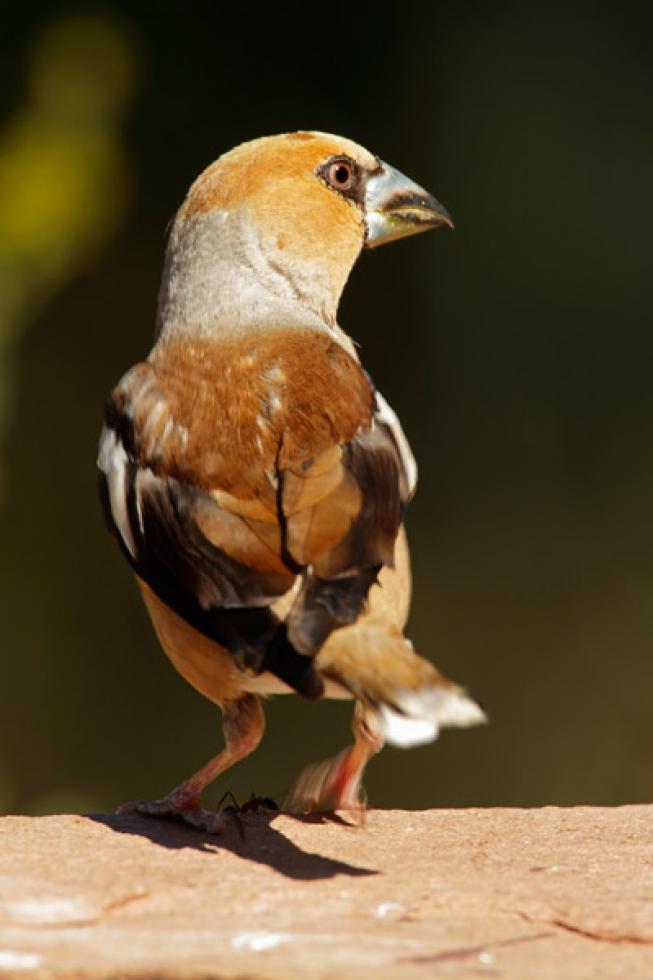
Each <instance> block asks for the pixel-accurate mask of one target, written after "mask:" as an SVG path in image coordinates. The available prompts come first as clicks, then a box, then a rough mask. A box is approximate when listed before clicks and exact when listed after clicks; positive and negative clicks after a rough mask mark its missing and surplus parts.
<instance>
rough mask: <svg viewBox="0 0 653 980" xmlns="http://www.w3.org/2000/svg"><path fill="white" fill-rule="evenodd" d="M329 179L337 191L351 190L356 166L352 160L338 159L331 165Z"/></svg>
mask: <svg viewBox="0 0 653 980" xmlns="http://www.w3.org/2000/svg"><path fill="white" fill-rule="evenodd" d="M327 176H328V180H329V183H330V184H331V186H332V187H335V189H336V190H337V191H348V190H351V187H352V184H353V183H354V167H353V164H352V163H351V161H350V160H336V161H334V162H333V163H332V164H330V166H329V171H328V175H327Z"/></svg>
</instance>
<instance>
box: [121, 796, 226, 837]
mask: <svg viewBox="0 0 653 980" xmlns="http://www.w3.org/2000/svg"><path fill="white" fill-rule="evenodd" d="M117 812H118V813H140V814H141V815H142V816H146V817H160V818H176V819H178V820H183V821H184V822H185V823H187V824H190V826H191V827H195V828H196V829H197V830H203V831H204V833H206V834H218V833H220V832H221V831H222V830H223V829H224V827H225V824H226V822H227V819H229V817H228V816H227V813H226V811H224V810H223V811H220V813H215V812H214V811H213V810H205V809H204V807H203V806H202V805H201V803H200V800H199V797H197V796H190V795H189V794H186V793H180V792H177V791H175V792H173V793H171V794H170V795H169V796H165V797H164V798H163V799H162V800H134V801H132V802H131V803H123V805H122V806H120V807H118V810H117ZM238 830H239V832H240V834H241V835H242V834H243V829H242V826H239V827H238Z"/></svg>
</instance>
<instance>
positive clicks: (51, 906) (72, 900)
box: [6, 896, 98, 925]
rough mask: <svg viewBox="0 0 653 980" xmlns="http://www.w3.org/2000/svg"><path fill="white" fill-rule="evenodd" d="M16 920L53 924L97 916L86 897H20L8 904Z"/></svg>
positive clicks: (86, 919)
mask: <svg viewBox="0 0 653 980" xmlns="http://www.w3.org/2000/svg"><path fill="white" fill-rule="evenodd" d="M6 910H7V911H8V912H9V916H10V918H11V919H12V920H13V921H14V922H24V923H26V924H28V923H29V924H34V925H35V924H36V923H41V924H43V925H52V924H54V923H57V922H84V921H88V919H95V918H96V917H97V914H98V913H97V909H94V908H91V907H90V906H89V903H88V902H87V901H86V900H85V899H84V898H76V897H74V896H73V897H61V898H19V899H16V900H15V901H13V902H10V903H8V904H7V906H6Z"/></svg>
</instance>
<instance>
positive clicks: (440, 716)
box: [379, 685, 487, 748]
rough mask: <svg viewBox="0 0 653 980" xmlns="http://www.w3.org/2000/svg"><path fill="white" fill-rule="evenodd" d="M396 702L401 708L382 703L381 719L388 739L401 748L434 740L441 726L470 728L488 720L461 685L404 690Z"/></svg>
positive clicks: (384, 733) (382, 732) (382, 731)
mask: <svg viewBox="0 0 653 980" xmlns="http://www.w3.org/2000/svg"><path fill="white" fill-rule="evenodd" d="M396 703H397V706H398V708H399V709H400V710H399V711H397V710H395V709H394V708H391V707H390V706H389V705H387V704H382V705H380V707H379V721H380V724H381V734H382V736H383V737H384V738H385V741H386V742H389V743H390V745H398V746H400V747H401V748H410V747H411V746H413V745H425V744H426V743H427V742H432V741H434V739H436V738H437V737H438V734H439V732H440V728H446V727H454V728H468V727H469V726H471V725H480V724H483V722H486V721H487V716H486V714H485V712H484V711H483V709H482V708H481V707H480V705H478V704H477V703H476V701H474V700H473V699H472V698H470V696H469V694H467V692H466V691H463V689H462V688H460V687H441V686H439V685H437V686H433V687H427V688H422V690H421V691H405V692H403V693H402V694H400V695H399V696H398V697H397V699H396Z"/></svg>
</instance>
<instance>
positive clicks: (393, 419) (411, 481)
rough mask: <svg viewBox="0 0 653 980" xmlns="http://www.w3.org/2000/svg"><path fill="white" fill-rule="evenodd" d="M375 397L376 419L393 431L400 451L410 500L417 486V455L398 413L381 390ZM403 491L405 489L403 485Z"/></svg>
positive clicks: (376, 392) (406, 494) (407, 496)
mask: <svg viewBox="0 0 653 980" xmlns="http://www.w3.org/2000/svg"><path fill="white" fill-rule="evenodd" d="M374 397H375V399H376V404H377V409H378V410H377V411H376V412H375V414H374V418H375V421H376V422H379V423H381V425H387V427H388V429H389V430H390V432H391V433H392V438H393V439H394V441H395V444H396V446H397V449H398V451H399V457H400V459H401V465H402V467H403V470H404V480H405V483H406V487H405V498H406V500H410V499H411V497H412V496H413V494H414V493H415V488H416V487H417V463H416V462H415V457H414V456H413V453H412V450H411V448H410V445H409V444H408V439H407V438H406V436H405V435H404V430H403V429H402V428H401V423H400V421H399V419H398V418H397V413H396V412H394V411H393V410H392V409H391V408H390V406H389V405H388V403H387V401H386V400H385V398H384V397H383V395H382V394H381V392H380V391H375V392H374ZM402 491H404V488H403V487H402Z"/></svg>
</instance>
